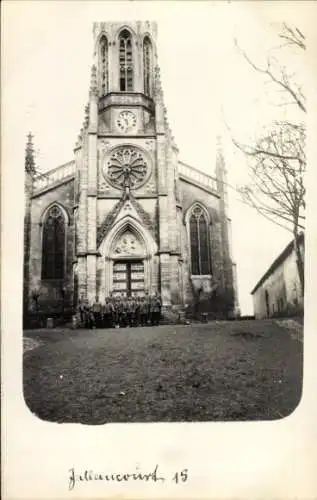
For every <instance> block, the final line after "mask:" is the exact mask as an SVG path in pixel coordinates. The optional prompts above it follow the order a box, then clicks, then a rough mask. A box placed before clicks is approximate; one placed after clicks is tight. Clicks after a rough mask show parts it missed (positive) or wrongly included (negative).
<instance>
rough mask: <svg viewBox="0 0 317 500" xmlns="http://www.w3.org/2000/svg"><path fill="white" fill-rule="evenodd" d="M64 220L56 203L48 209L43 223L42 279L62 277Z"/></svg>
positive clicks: (64, 239)
mask: <svg viewBox="0 0 317 500" xmlns="http://www.w3.org/2000/svg"><path fill="white" fill-rule="evenodd" d="M65 247H66V221H65V216H64V213H63V212H62V210H61V208H60V207H59V206H58V205H53V206H52V207H51V208H50V209H49V210H48V211H47V214H46V216H45V219H44V223H43V239H42V279H63V278H64V269H65V257H66V255H65V253H66V252H65Z"/></svg>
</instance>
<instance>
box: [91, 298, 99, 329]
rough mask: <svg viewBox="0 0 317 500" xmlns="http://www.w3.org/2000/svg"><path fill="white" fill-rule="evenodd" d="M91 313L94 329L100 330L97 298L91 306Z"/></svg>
mask: <svg viewBox="0 0 317 500" xmlns="http://www.w3.org/2000/svg"><path fill="white" fill-rule="evenodd" d="M92 312H93V316H94V323H95V325H94V326H95V328H100V327H101V303H100V302H99V298H98V297H96V300H95V302H94V303H93V306H92Z"/></svg>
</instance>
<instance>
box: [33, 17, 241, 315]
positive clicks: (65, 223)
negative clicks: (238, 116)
mask: <svg viewBox="0 0 317 500" xmlns="http://www.w3.org/2000/svg"><path fill="white" fill-rule="evenodd" d="M93 36H94V64H93V66H92V69H91V82H90V89H89V101H88V104H87V107H86V113H85V119H84V123H83V126H82V128H81V130H80V134H79V137H78V141H77V144H76V146H75V150H74V158H73V159H71V160H70V161H69V162H68V163H66V164H65V165H61V166H59V167H57V168H56V169H54V170H51V171H49V172H46V173H45V174H37V173H36V172H35V169H34V158H33V156H32V155H33V144H32V137H31V136H29V138H28V144H27V153H26V162H25V193H26V198H25V234H24V238H25V249H24V311H25V314H28V313H32V311H34V307H37V308H40V309H41V310H42V311H44V312H45V311H46V312H47V313H48V314H49V313H50V312H51V311H54V310H59V309H60V308H61V304H62V307H63V308H72V307H74V306H76V304H77V302H78V299H79V298H82V299H84V300H88V301H89V302H91V303H92V302H94V301H95V299H96V297H98V298H99V300H101V301H103V300H104V299H105V297H107V296H109V295H110V294H113V295H118V294H120V295H121V294H124V295H127V294H134V295H143V294H144V293H146V292H148V293H150V294H151V293H153V292H159V293H160V294H161V297H162V302H163V309H165V310H167V309H169V308H172V306H174V309H175V308H176V309H177V308H178V307H184V306H185V305H189V306H190V307H194V305H195V304H197V301H198V302H201V303H204V304H205V307H206V308H207V310H210V309H212V308H213V307H214V305H215V304H217V307H218V306H219V304H221V308H222V310H223V311H225V313H226V314H234V313H235V312H236V311H237V310H238V296H237V288H236V279H235V264H234V262H233V258H232V253H231V244H230V219H229V218H228V206H227V187H226V167H225V162H224V158H223V154H222V151H221V146H220V145H218V149H217V155H216V158H210V168H211V170H214V172H215V174H214V176H209V175H206V174H204V173H202V172H201V171H200V170H199V165H198V166H197V167H198V169H197V168H193V167H192V166H190V165H187V164H186V163H184V162H182V161H180V160H179V158H178V154H179V151H178V148H177V146H176V144H175V140H174V137H173V135H172V133H171V129H170V127H169V124H168V120H167V111H166V108H165V105H164V97H163V90H162V83H161V78H160V69H159V66H158V57H157V46H156V36H157V27H156V23H154V22H146V21H139V22H128V23H113V22H110V23H108V22H100V23H99V22H98V23H94V26H93ZM188 126H191V125H190V124H189V125H188ZM194 132H195V129H194V125H193V134H194Z"/></svg>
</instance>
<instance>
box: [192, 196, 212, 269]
mask: <svg viewBox="0 0 317 500" xmlns="http://www.w3.org/2000/svg"><path fill="white" fill-rule="evenodd" d="M189 235H190V254H191V273H192V275H206V274H210V272H211V269H210V257H209V230H208V219H207V216H206V214H205V212H204V210H203V209H202V208H201V207H200V206H199V205H195V207H194V208H193V209H192V211H191V215H190V219H189Z"/></svg>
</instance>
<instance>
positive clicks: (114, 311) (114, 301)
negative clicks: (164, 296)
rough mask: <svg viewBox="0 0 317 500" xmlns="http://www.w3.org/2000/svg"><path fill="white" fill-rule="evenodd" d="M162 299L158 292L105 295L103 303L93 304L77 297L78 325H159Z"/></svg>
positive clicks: (123, 326) (118, 326)
mask: <svg viewBox="0 0 317 500" xmlns="http://www.w3.org/2000/svg"><path fill="white" fill-rule="evenodd" d="M161 307H162V301H161V297H160V295H159V294H158V293H154V294H153V295H151V296H150V295H149V294H148V293H146V294H145V295H144V296H142V297H139V296H137V297H135V296H133V295H129V296H127V297H126V296H124V295H123V294H122V295H121V296H119V297H118V296H116V297H115V296H113V295H111V296H110V297H107V298H106V299H105V301H104V303H101V302H100V301H99V298H98V297H96V300H95V302H94V303H93V304H89V302H88V301H85V300H83V299H79V301H78V306H77V311H78V319H79V322H80V326H82V327H84V328H114V327H115V328H127V327H133V326H146V325H149V324H150V325H152V326H155V325H159V323H160V317H161Z"/></svg>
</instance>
